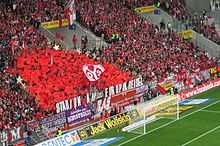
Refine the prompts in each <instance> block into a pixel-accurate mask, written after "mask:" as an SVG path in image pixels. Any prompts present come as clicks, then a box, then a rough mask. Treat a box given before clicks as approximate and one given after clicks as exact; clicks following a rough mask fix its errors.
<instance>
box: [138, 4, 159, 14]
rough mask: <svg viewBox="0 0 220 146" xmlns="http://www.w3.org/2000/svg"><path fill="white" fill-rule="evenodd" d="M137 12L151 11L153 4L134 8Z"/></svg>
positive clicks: (153, 7) (153, 8)
mask: <svg viewBox="0 0 220 146" xmlns="http://www.w3.org/2000/svg"><path fill="white" fill-rule="evenodd" d="M134 10H135V11H137V12H140V13H145V12H153V11H154V10H155V6H154V5H153V6H146V7H140V8H135V9H134Z"/></svg>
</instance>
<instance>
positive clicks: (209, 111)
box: [201, 110, 220, 114]
mask: <svg viewBox="0 0 220 146" xmlns="http://www.w3.org/2000/svg"><path fill="white" fill-rule="evenodd" d="M201 112H208V113H217V114H220V111H212V110H201Z"/></svg>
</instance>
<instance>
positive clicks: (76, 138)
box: [71, 131, 80, 142]
mask: <svg viewBox="0 0 220 146" xmlns="http://www.w3.org/2000/svg"><path fill="white" fill-rule="evenodd" d="M71 138H72V140H73V141H74V142H78V141H80V138H79V135H78V134H77V132H76V131H74V132H73V133H71Z"/></svg>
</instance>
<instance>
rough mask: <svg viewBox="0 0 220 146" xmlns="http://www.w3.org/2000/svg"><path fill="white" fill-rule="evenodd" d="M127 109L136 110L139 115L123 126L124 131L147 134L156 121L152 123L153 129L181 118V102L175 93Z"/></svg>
mask: <svg viewBox="0 0 220 146" xmlns="http://www.w3.org/2000/svg"><path fill="white" fill-rule="evenodd" d="M127 110H128V111H130V110H136V111H138V113H139V116H138V117H135V118H133V119H131V120H130V121H129V124H128V125H127V126H126V127H124V128H122V131H127V132H132V133H138V134H146V133H147V132H148V131H149V130H148V125H149V124H150V123H152V122H154V121H157V122H158V123H157V124H154V125H152V126H151V129H153V128H157V126H162V125H163V124H166V123H167V122H170V121H172V120H176V119H179V103H178V99H177V97H176V96H174V95H171V96H166V97H162V98H157V99H154V100H151V101H148V102H145V103H142V104H140V105H137V106H133V107H132V106H131V107H128V108H127Z"/></svg>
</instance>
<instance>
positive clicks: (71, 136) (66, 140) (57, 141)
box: [35, 131, 80, 146]
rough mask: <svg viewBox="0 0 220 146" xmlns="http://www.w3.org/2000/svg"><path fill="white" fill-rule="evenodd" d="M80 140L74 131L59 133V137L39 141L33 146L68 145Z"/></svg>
mask: <svg viewBox="0 0 220 146" xmlns="http://www.w3.org/2000/svg"><path fill="white" fill-rule="evenodd" d="M78 142H80V138H79V135H78V134H77V132H76V131H73V132H71V133H67V134H64V135H61V136H60V137H57V138H54V139H50V140H47V141H44V142H42V143H39V144H37V145H35V146H68V145H73V144H75V143H78Z"/></svg>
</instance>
